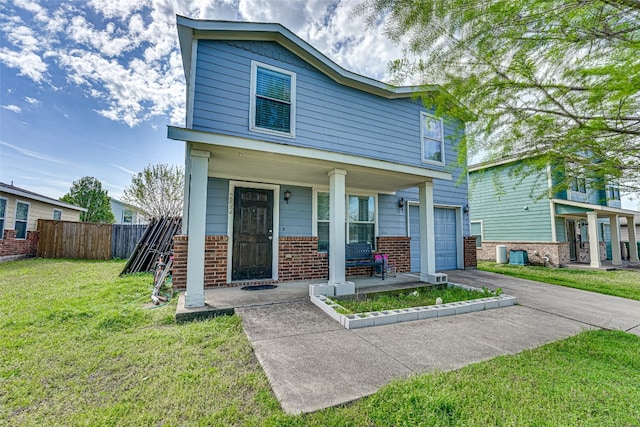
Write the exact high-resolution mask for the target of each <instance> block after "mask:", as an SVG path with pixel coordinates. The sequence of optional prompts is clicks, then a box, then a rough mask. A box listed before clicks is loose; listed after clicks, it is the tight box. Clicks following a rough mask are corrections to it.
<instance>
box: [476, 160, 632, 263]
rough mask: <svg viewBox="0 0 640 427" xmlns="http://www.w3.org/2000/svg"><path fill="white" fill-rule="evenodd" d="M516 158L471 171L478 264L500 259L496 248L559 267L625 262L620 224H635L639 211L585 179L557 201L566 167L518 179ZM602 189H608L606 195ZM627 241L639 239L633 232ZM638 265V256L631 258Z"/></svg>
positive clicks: (612, 189) (579, 179) (579, 177)
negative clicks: (627, 207)
mask: <svg viewBox="0 0 640 427" xmlns="http://www.w3.org/2000/svg"><path fill="white" fill-rule="evenodd" d="M517 166H518V160H517V159H505V160H502V161H497V162H489V163H482V164H477V165H472V166H469V180H470V187H471V197H470V206H471V234H472V235H474V236H476V238H477V253H478V259H479V260H493V261H495V260H496V246H497V245H505V246H507V249H508V250H509V252H510V250H526V251H527V254H528V258H529V261H530V262H531V263H533V264H540V265H552V266H556V267H557V266H560V265H563V264H568V263H570V262H580V263H589V264H590V265H591V266H592V267H594V268H599V267H601V266H602V261H603V260H605V259H610V260H611V263H612V264H613V265H620V264H621V261H622V251H621V244H620V242H621V239H620V220H621V219H625V218H626V221H629V222H630V223H632V222H633V218H634V215H635V214H637V212H635V211H630V210H625V209H621V208H620V193H619V191H618V188H617V186H616V185H602V184H603V183H602V182H594V181H590V180H589V179H587V178H585V177H583V176H582V175H581V174H577V176H576V177H575V178H574V179H573V184H572V185H571V186H570V188H568V189H567V190H566V191H561V192H558V193H557V194H554V195H553V196H545V194H546V195H551V194H552V191H553V190H552V189H553V188H556V187H557V185H556V184H557V183H556V182H555V180H554V177H558V176H559V175H557V174H564V173H568V172H567V170H568V169H567V168H565V166H564V165H563V166H562V167H561V166H556V167H552V166H548V167H547V169H546V171H543V172H541V173H540V174H529V175H526V176H524V177H516V176H515V174H514V173H513V171H514V168H516V167H517ZM602 188H606V190H603V189H602ZM628 239H629V240H630V241H632V242H634V245H635V242H636V240H637V235H636V234H635V233H631V235H630V236H628ZM628 259H629V261H630V262H635V263H637V262H638V254H637V251H635V252H634V251H633V250H631V251H630V253H629V254H628Z"/></svg>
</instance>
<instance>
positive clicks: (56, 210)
mask: <svg viewBox="0 0 640 427" xmlns="http://www.w3.org/2000/svg"><path fill="white" fill-rule="evenodd" d="M56 212H60V219H62V209H55V208H54V209H53V214H52V215H51V218H53V219H56Z"/></svg>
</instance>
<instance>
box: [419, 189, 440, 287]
mask: <svg viewBox="0 0 640 427" xmlns="http://www.w3.org/2000/svg"><path fill="white" fill-rule="evenodd" d="M418 189H419V190H420V195H419V200H420V281H421V282H428V281H429V275H430V274H432V275H433V274H435V272H436V240H435V228H434V219H433V215H434V213H433V182H431V181H428V182H425V183H423V184H421V185H419V186H418Z"/></svg>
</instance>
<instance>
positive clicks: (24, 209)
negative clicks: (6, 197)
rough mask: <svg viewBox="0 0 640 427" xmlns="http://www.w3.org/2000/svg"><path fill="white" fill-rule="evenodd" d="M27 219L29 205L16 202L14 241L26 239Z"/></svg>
mask: <svg viewBox="0 0 640 427" xmlns="http://www.w3.org/2000/svg"><path fill="white" fill-rule="evenodd" d="M28 219H29V203H25V202H16V223H15V229H16V239H26V238H27V220H28Z"/></svg>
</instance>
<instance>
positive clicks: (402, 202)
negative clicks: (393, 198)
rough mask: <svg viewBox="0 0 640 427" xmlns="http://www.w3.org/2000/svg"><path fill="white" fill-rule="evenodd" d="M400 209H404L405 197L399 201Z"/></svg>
mask: <svg viewBox="0 0 640 427" xmlns="http://www.w3.org/2000/svg"><path fill="white" fill-rule="evenodd" d="M398 208H400V209H402V208H404V197H400V198H399V199H398Z"/></svg>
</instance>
